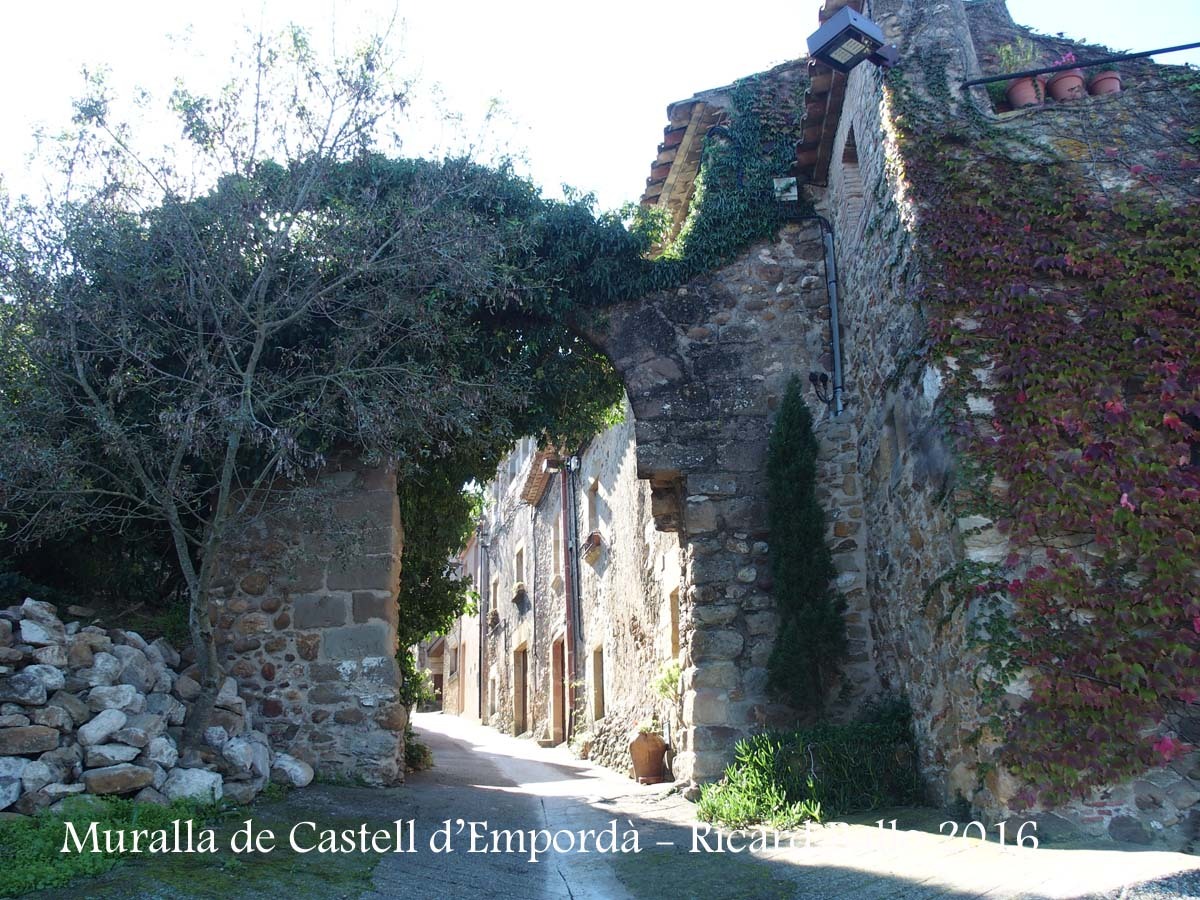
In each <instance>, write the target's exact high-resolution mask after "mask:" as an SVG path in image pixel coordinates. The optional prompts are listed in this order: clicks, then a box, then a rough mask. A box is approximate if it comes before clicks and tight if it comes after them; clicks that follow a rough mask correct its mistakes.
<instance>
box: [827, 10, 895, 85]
mask: <svg viewBox="0 0 1200 900" xmlns="http://www.w3.org/2000/svg"><path fill="white" fill-rule="evenodd" d="M808 55H809V56H811V57H812V58H813V59H819V60H820V61H821V62H823V63H825V64H826V65H827V66H829V67H830V68H832V69H836V70H837V71H839V72H849V71H850V70H851V69H853V68H854V67H855V66H857V65H858V64H859V63H860V62H863V61H864V60H870V61H871V62H873V63H874V64H875V65H877V66H884V67H885V68H890V67H891V66H893V65H895V64H896V62H897V61H898V60H899V53H898V52H897V50H896V48H895V47H893V46H892V45H890V44H886V45H885V44H884V41H883V29H882V28H880V27H879V26H878V25H876V24H875V23H874V22H872V21H871V20H870V19H868V18H867V17H866V16H864V15H863V14H862V13H859V12H855V11H854V10H853V9H851V8H850V7H849V6H843V7H842V8H841V9H839V10H838V11H837V12H836V13H834V14H833V15H832V16H831V17H830V18H829V19H828V20H827V21H826V22H825V24H824V25H822V26H821V27H820V28H818V29H817V30H816V31H814V32H813V33H812V34H811V35H809V38H808Z"/></svg>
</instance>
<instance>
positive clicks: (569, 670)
mask: <svg viewBox="0 0 1200 900" xmlns="http://www.w3.org/2000/svg"><path fill="white" fill-rule="evenodd" d="M559 475H560V478H559V482H558V483H559V494H560V500H561V513H562V526H561V527H562V544H563V557H562V567H563V595H564V600H563V603H564V609H563V612H564V613H565V615H566V620H567V623H566V624H567V634H566V654H565V659H563V668H564V669H565V671H564V672H563V675H564V677H565V678H566V679H567V684H566V686H565V687H564V688H563V702H564V703H565V704H566V705H567V709H566V715H564V716H563V722H564V723H565V724H566V731H567V734H566V735H564V738H565V737H568V736H569V735H570V734H571V726H572V725H573V724H574V723H573V722H572V721H571V719H572V717H573V716H574V714H575V698H574V696H573V694H574V693H575V688H574V687H573V686H572V685H574V683H575V603H574V592H575V578H574V572H573V571H572V570H573V569H574V566H573V565H572V562H571V560H572V558H573V557H574V554H575V520H574V517H573V516H572V515H571V500H570V493H571V486H570V480H571V467H570V462H569V461H568V460H564V461H563V466H562V471H561V472H560V473H559ZM551 668H552V669H553V665H552V666H551Z"/></svg>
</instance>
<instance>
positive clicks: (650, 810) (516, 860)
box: [343, 714, 1198, 900]
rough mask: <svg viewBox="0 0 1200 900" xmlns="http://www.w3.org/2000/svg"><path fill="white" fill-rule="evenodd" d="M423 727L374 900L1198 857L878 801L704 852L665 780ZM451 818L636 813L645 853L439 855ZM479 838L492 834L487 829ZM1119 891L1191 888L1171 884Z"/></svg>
mask: <svg viewBox="0 0 1200 900" xmlns="http://www.w3.org/2000/svg"><path fill="white" fill-rule="evenodd" d="M414 724H415V727H416V729H417V732H418V734H419V735H420V736H421V739H422V740H424V741H425V742H426V743H427V744H428V745H429V746H430V748H431V749H432V750H433V754H434V760H435V762H436V765H435V767H434V768H433V769H432V770H430V771H428V772H422V773H418V774H415V775H410V777H409V781H408V783H407V785H406V786H405V788H404V789H403V790H402V791H399V792H396V793H393V792H390V791H389V792H370V794H368V796H371V801H370V803H369V805H370V807H371V808H372V809H371V812H372V813H374V812H375V810H376V809H377V808H378V804H379V803H380V802H386V801H384V798H385V797H387V796H392V797H395V799H396V800H398V801H399V803H398V804H397V806H398V808H401V809H402V812H397V813H396V814H397V815H402V816H403V817H404V818H413V819H415V820H416V823H417V825H416V829H417V834H418V841H417V849H418V851H419V852H418V853H416V854H388V855H385V856H384V857H383V860H382V862H381V863H380V865H379V866H378V867H377V868H376V869H375V871H374V875H373V884H374V888H375V890H374V892H373V893H371V894H368V895H367V896H370V897H374V898H391V897H405V898H421V900H424V898H435V897H439V898H440V897H444V896H446V895H447V893H451V894H457V895H458V896H462V897H476V896H478V897H498V898H508V897H512V898H574V900H583V898H613V900H616V898H652V897H653V898H691V897H695V898H703V900H722V898H730V900H733V898H791V897H803V898H810V897H811V898H840V897H854V898H884V897H894V898H910V897H911V898H927V897H945V898H960V897H962V898H965V897H995V898H1001V897H1018V896H1023V897H1062V898H1066V897H1115V896H1118V892H1119V891H1120V889H1121V888H1122V887H1124V886H1126V885H1130V884H1133V883H1137V882H1145V881H1151V880H1153V879H1158V878H1162V877H1165V876H1170V875H1173V874H1174V873H1178V872H1182V871H1187V870H1192V876H1191V877H1195V870H1196V868H1197V866H1198V863H1197V860H1196V858H1195V857H1192V856H1185V855H1182V854H1170V853H1160V852H1146V851H1137V850H1133V849H1128V850H1087V849H1070V848H1068V847H1066V846H1062V845H1055V846H1054V847H1050V846H1043V847H1040V848H1038V849H1036V850H1029V849H1017V848H1015V847H1012V846H1009V847H1005V848H1003V849H1002V848H1001V847H1000V846H999V844H998V843H997V837H996V833H995V831H992V833H991V834H990V835H989V842H985V843H981V842H979V841H978V840H975V839H974V838H971V839H966V840H964V839H963V838H962V837H961V836H960V837H949V836H945V835H939V834H937V833H936V832H937V828H938V825H939V824H940V821H939V820H941V819H942V818H944V816H942V815H941V814H939V813H937V812H935V811H931V810H897V811H893V812H891V813H888V814H887V818H888V819H890V818H897V819H898V820H899V822H898V831H896V832H892V831H890V830H886V831H885V830H881V829H880V828H878V827H877V826H875V825H874V824H873V823H874V820H875V819H876V818H877V817H878V816H880V815H882V814H879V813H877V814H872V815H871V816H870V817H863V818H864V819H865V820H866V824H848V825H842V826H835V827H829V828H818V829H814V830H813V831H812V832H811V833H810V835H809V839H808V840H806V839H805V836H804V835H803V833H801V834H799V835H798V837H797V839H796V841H795V846H794V847H788V846H786V838H785V839H784V842H785V843H784V846H782V847H780V848H778V849H770V850H767V851H765V852H762V853H757V852H756V853H754V854H753V855H751V854H750V853H748V852H734V851H733V846H741V845H724V848H723V852H717V850H716V848H717V847H718V844H717V839H716V837H715V835H709V836H708V837H707V838H706V842H705V843H706V844H707V846H708V847H711V848H713V850H714V852H703V851H704V849H705V843H699V844H697V849H699V850H701V851H702V852H691V851H692V849H693V842H694V839H695V838H694V832H693V824H694V823H695V819H694V809H695V808H694V806H693V805H692V804H690V803H688V802H687V801H686V800H684V799H683V798H682V797H680V796H679V795H678V794H677V793H672V792H670V790H669V787H667V786H659V787H644V786H640V785H637V784H635V783H633V782H632V781H631V780H629V779H627V778H623V777H621V776H620V775H619V774H617V773H615V772H612V771H610V770H608V769H604V768H602V767H600V766H596V765H593V764H591V763H588V762H585V761H580V760H577V759H575V758H574V757H573V756H571V755H570V753H569V752H568V751H567V750H566V749H565V748H552V749H545V748H541V747H539V746H537V744H535V743H533V742H531V741H528V740H520V739H517V738H513V737H510V736H507V735H503V734H499V733H498V732H496V731H495V730H494V729H491V728H484V727H481V726H479V725H475V724H472V723H469V722H465V721H463V720H461V719H458V718H456V717H454V716H444V715H440V714H420V715H418V716H417V717H416V721H415V723H414ZM363 793H364V794H367V793H368V792H366V791H364V792H363ZM372 795H373V796H372ZM343 813H344V811H343ZM447 819H449V820H451V823H452V827H455V820H458V819H463V820H465V821H467V822H471V821H474V822H480V823H482V822H484V821H486V823H487V824H486V826H482V827H483V828H484V829H485V830H486V831H488V832H490V831H492V830H495V829H514V830H520V831H524V832H529V831H531V830H544V831H546V832H549V833H554V832H560V831H572V832H576V833H577V832H579V831H580V830H581V829H582V830H588V829H591V830H595V831H597V832H600V831H602V830H604V829H606V828H609V827H610V823H611V822H612V821H613V820H616V823H617V824H616V831H617V836H618V846H620V843H621V838H622V835H623V834H625V833H627V832H628V831H629V830H630V828H631V824H630V823H632V828H636V831H637V836H638V840H639V846H640V852H638V853H595V852H588V853H580V852H577V851H576V852H567V853H562V854H558V853H553V852H551V853H547V854H545V855H542V856H541V857H540V860H539V861H538V862H537V863H531V862H529V861H528V854H527V853H526V854H524V855H523V854H521V853H518V852H512V853H507V852H487V853H468V852H466V851H467V849H468V848H469V844H470V840H469V833H468V832H467V831H465V830H464V831H463V833H461V834H458V835H457V836H456V837H455V838H454V842H453V844H452V846H453V848H454V851H455V852H452V853H431V852H429V851H428V845H427V836H428V835H429V834H431V833H432V832H434V831H435V830H436V829H437V828H438V827H440V826H441V824H442V823H443V822H444V821H445V820H447ZM696 824H697V826H698V827H699V828H700V829H701V831H702V832H703V831H704V830H705V829H704V826H703V825H702V824H699V823H696ZM908 829H914V830H913V831H911V832H910V831H908ZM926 829H928V831H932V832H934V833H928V831H927V830H926ZM1013 830H1014V831H1015V827H1014V829H1013ZM527 837H528V835H527ZM422 838H425V845H424V846H422ZM564 840H565V838H564ZM482 845H486V846H488V848H489V849H491V846H492V845H491V844H490V839H489V841H485V842H483V844H482ZM503 849H504V847H503V843H502V844H501V850H503ZM589 849H591V848H589ZM1183 878H1184V879H1187V880H1188V883H1189V884H1195V882H1192V881H1191V880H1190V879H1189V876H1183ZM1172 881H1173V883H1174V881H1175V880H1174V879H1173V880H1172ZM1120 896H1123V897H1143V896H1144V897H1172V896H1179V897H1183V896H1195V894H1194V893H1192V889H1191V888H1187V887H1183V888H1179V886H1178V884H1176V886H1175V887H1168V886H1166V885H1164V886H1163V889H1161V890H1160V891H1157V892H1151V891H1149V890H1148V891H1147V892H1144V893H1143V892H1140V891H1138V892H1127V893H1124V894H1120Z"/></svg>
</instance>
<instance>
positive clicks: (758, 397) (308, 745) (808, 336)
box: [214, 224, 874, 783]
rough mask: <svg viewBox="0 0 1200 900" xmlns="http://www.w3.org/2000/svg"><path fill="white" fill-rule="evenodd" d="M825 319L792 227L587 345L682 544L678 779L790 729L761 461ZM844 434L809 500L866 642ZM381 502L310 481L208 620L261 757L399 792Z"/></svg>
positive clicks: (614, 322)
mask: <svg viewBox="0 0 1200 900" xmlns="http://www.w3.org/2000/svg"><path fill="white" fill-rule="evenodd" d="M828 319H829V307H828V298H827V294H826V289H825V281H824V255H823V245H822V241H821V235H820V233H819V231H818V230H817V228H816V227H815V226H807V225H800V224H791V225H788V226H787V227H785V228H784V229H782V231H781V233H780V234H779V236H778V237H777V238H776V239H775V240H774V241H770V242H762V243H759V244H757V245H754V246H752V247H751V248H750V249H749V250H747V251H746V252H744V253H743V254H741V255H740V256H739V257H738V258H737V259H735V260H734V261H732V262H731V263H730V264H728V265H727V266H725V267H723V268H721V269H719V270H716V271H714V272H711V273H709V274H706V275H704V276H701V277H699V278H696V279H694V280H693V281H692V282H690V283H689V284H688V285H686V286H685V287H681V288H678V289H675V290H669V291H664V292H660V293H657V294H653V295H649V296H646V297H644V298H641V299H639V300H637V301H634V302H629V303H625V304H620V305H617V306H614V307H610V308H608V309H606V310H605V311H604V315H603V316H602V317H601V319H600V321H599V322H598V324H595V325H593V326H590V327H587V328H584V329H582V331H583V334H584V336H585V337H586V338H587V339H588V340H589V341H591V342H592V343H593V344H594V345H595V346H596V347H598V348H600V349H601V350H602V351H603V352H605V353H606V354H607V355H608V356H609V358H610V359H611V360H612V361H613V364H614V366H615V367H616V369H617V370H618V372H619V373H620V375H621V378H622V380H623V382H624V384H625V388H626V392H627V394H628V396H629V400H630V403H631V405H632V408H633V412H634V418H635V432H636V442H637V451H636V452H637V470H638V477H639V478H641V479H645V480H648V481H649V482H650V485H651V491H652V497H651V505H652V513H653V516H654V519H655V524H656V526H657V527H658V528H659V529H660V530H661V531H666V532H675V533H678V534H679V536H680V543H681V548H682V554H681V555H682V569H683V579H682V583H681V590H680V595H679V637H680V644H681V647H682V649H683V651H684V659H685V661H686V666H687V667H686V669H685V672H684V685H683V687H684V694H683V734H682V736H681V737H682V740H681V747H680V752H679V753H678V755H677V756H676V760H675V764H674V765H675V771H676V775H677V776H680V777H686V778H690V779H692V780H695V781H704V780H708V779H712V778H716V777H719V776H720V774H721V773H722V771H723V769H724V767H725V765H726V764H727V763H728V762H729V759H730V757H731V754H732V749H733V745H734V743H735V742H736V740H737V739H738V738H740V737H742V736H744V735H745V734H748V733H750V732H751V731H753V730H755V729H758V728H761V727H763V726H765V725H770V724H773V723H777V722H781V721H783V720H784V719H786V718H787V717H788V716H789V715H790V713H791V711H790V710H789V709H787V708H786V707H783V706H780V705H778V704H776V703H773V702H772V700H771V699H770V698H769V696H768V694H767V689H766V688H767V670H766V664H767V659H768V657H769V655H770V651H771V646H772V643H773V640H774V635H775V631H776V626H777V617H776V614H775V610H774V602H773V600H772V596H771V587H772V585H771V578H770V566H769V559H768V552H769V547H768V544H767V539H768V534H767V509H766V500H767V498H766V474H765V461H766V449H767V440H768V436H769V434H770V429H771V423H772V420H773V416H774V410H775V407H776V404H777V403H778V401H779V399H780V398H781V397H782V395H783V392H784V389H785V387H786V385H787V382H788V380H789V379H790V378H791V377H792V376H793V375H794V374H796V373H802V374H803V373H807V372H808V371H810V370H812V369H828V368H829V359H828V351H829V321H828ZM843 418H844V419H845V421H839V420H826V421H825V422H824V423H823V425H822V426H821V430H820V433H819V437H820V438H821V441H822V448H823V461H822V466H823V473H822V474H823V475H824V476H825V477H824V478H823V481H824V483H825V484H826V485H827V487H826V489H825V490H826V496H825V497H823V498H822V499H823V501H824V503H825V506H826V508H827V509H829V510H831V513H832V515H833V521H832V522H831V523H830V537H831V538H832V539H834V540H835V541H837V543H835V551H836V557H835V559H836V562H837V565H838V568H839V572H840V573H842V574H841V576H840V577H839V586H840V587H841V588H842V590H843V593H844V594H845V595H846V597H847V600H848V602H849V604H850V607H851V612H850V624H851V628H852V629H858V631H859V632H860V633H861V634H862V635H863V637H864V639H865V633H866V629H865V627H864V626H863V624H862V623H863V622H864V621H865V617H866V611H865V610H866V601H865V596H864V594H863V591H862V590H861V587H862V579H861V575H860V574H859V573H860V572H861V571H862V569H863V564H862V550H861V548H860V547H859V546H858V543H857V538H856V537H855V532H857V531H858V529H859V525H860V524H861V523H860V521H859V520H860V519H861V516H862V508H861V501H860V496H859V485H858V480H857V445H856V440H855V435H854V433H853V431H852V425H851V424H850V422H849V417H848V416H847V417H843ZM395 489H396V481H395V477H394V475H391V474H389V473H387V472H383V471H378V470H364V469H360V468H353V467H347V468H344V469H342V470H340V471H332V472H330V473H328V474H326V475H325V476H324V477H322V478H321V479H320V480H319V482H318V484H317V485H316V487H315V488H314V489H313V492H312V497H313V498H315V499H313V500H312V501H310V502H306V503H304V504H301V505H302V506H303V507H304V508H303V509H295V508H289V509H288V510H286V511H283V510H277V511H274V512H272V513H270V514H268V515H264V516H263V517H262V519H261V521H259V522H257V523H255V524H254V525H253V526H252V527H251V528H250V529H248V530H247V532H246V534H245V536H244V539H243V540H241V541H239V542H238V543H237V544H236V545H235V546H234V547H232V548H231V550H230V552H229V553H228V555H227V558H226V559H225V560H224V561H223V567H222V578H221V582H220V585H219V588H220V591H219V594H220V599H219V601H218V603H217V604H216V609H215V611H214V615H215V616H216V621H217V625H218V637H219V640H220V646H221V652H222V656H223V661H224V662H225V664H226V665H227V666H230V667H231V671H232V672H233V673H234V674H235V675H237V676H238V678H239V679H240V681H241V683H242V693H243V695H244V696H245V697H246V699H247V701H248V704H249V708H250V711H251V713H252V714H253V715H254V716H255V718H256V720H257V721H259V722H261V724H262V727H263V728H264V729H265V730H266V731H267V733H268V734H269V735H270V736H271V738H272V741H273V742H274V743H275V744H276V745H277V746H279V747H280V748H281V749H286V750H287V751H288V752H290V753H292V754H294V755H296V756H299V757H301V758H303V759H305V760H307V761H309V762H310V763H312V764H313V765H314V767H315V768H316V769H317V770H318V771H321V772H326V773H330V774H339V775H344V776H355V777H362V778H365V779H367V780H369V781H373V782H380V783H390V782H392V781H398V780H401V779H402V778H403V759H402V757H403V753H402V750H403V744H402V733H403V728H404V724H405V722H406V712H405V710H404V709H403V708H402V707H401V706H400V705H399V704H398V703H397V702H396V698H397V689H398V687H399V675H398V672H397V670H396V665H395V662H394V657H395V653H396V649H397V648H396V646H395V644H396V623H397V611H396V605H395V597H396V591H397V587H398V582H399V572H400V556H401V551H402V548H403V531H402V529H401V525H400V521H399V513H398V510H397V507H396V490H395ZM348 533H349V534H351V537H350V538H347V536H346V535H347V534H348ZM859 650H860V652H859V653H858V654H857V658H852V664H854V663H857V664H859V665H858V668H857V669H855V668H854V667H853V665H852V667H851V669H850V670H849V676H848V678H847V683H846V688H847V690H846V691H845V692H844V693H845V696H846V697H847V698H849V699H850V700H851V701H852V700H853V699H854V698H855V697H857V696H861V695H862V694H863V693H865V692H867V691H868V690H869V689H870V687H871V685H872V683H873V677H874V676H873V673H872V672H871V670H870V666H869V647H861V648H859Z"/></svg>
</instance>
